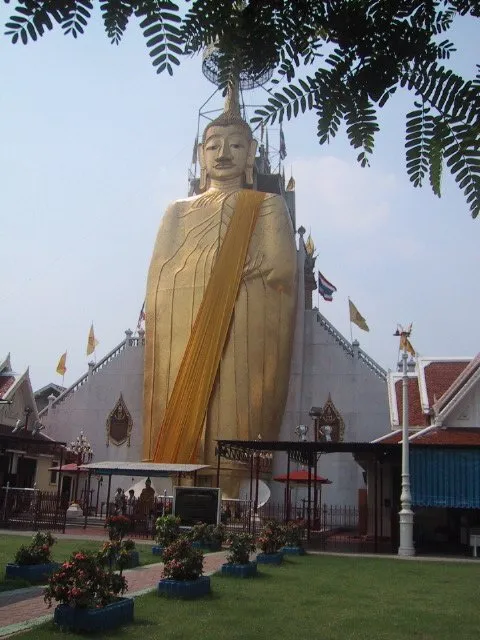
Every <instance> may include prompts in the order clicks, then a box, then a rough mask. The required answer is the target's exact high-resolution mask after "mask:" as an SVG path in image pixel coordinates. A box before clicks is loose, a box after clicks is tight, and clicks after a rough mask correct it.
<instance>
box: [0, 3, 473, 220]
mask: <svg viewBox="0 0 480 640" xmlns="http://www.w3.org/2000/svg"><path fill="white" fill-rule="evenodd" d="M4 2H6V3H7V4H8V3H9V0H4ZM11 4H12V5H14V9H13V15H12V16H11V17H10V19H9V20H8V22H7V24H6V25H5V33H6V35H7V36H9V37H10V38H11V40H12V42H13V43H17V42H22V43H24V44H27V43H28V42H29V41H31V40H37V38H38V37H40V36H42V35H44V33H45V32H46V31H49V30H51V29H52V28H53V26H54V24H55V23H57V24H58V25H60V27H61V28H62V29H63V31H64V33H65V34H66V35H71V36H73V37H74V38H76V37H77V36H78V35H81V34H82V33H83V32H84V29H85V28H86V27H87V25H88V21H89V20H90V18H91V15H92V12H93V10H94V6H93V5H94V3H93V2H90V1H89V0H37V1H35V0H16V1H15V2H12V3H11ZM98 4H99V6H100V13H101V16H102V19H103V21H104V24H105V30H106V33H107V36H108V37H109V39H110V40H111V42H112V43H113V44H118V43H119V42H120V41H121V38H122V36H123V34H124V32H125V29H126V27H127V26H128V23H129V21H130V20H131V19H135V20H136V21H137V22H138V23H139V24H140V28H141V30H142V32H143V35H144V36H145V38H146V44H147V48H148V51H149V54H150V57H151V58H152V64H153V65H154V67H155V68H156V70H157V73H162V72H163V71H165V70H166V71H167V72H168V73H169V74H170V75H171V74H172V73H173V70H174V67H175V66H176V65H178V64H179V63H180V59H181V56H182V55H192V54H197V53H199V52H201V51H202V50H203V49H204V47H206V46H208V45H212V44H215V45H216V46H217V48H218V52H219V53H218V56H217V63H218V65H219V70H220V73H219V77H220V85H221V86H222V87H223V88H224V87H225V86H226V85H227V83H229V82H231V81H232V78H233V77H234V75H235V74H236V73H237V72H238V70H239V69H241V70H242V72H243V73H246V74H247V75H250V76H252V77H255V76H259V75H261V74H263V73H265V72H266V71H268V70H274V71H275V75H274V77H273V80H272V85H273V88H272V90H271V93H270V97H269V99H268V101H267V103H266V104H265V106H264V107H262V108H260V109H258V110H257V112H256V116H255V118H254V121H257V122H258V121H260V120H261V121H263V122H264V123H267V124H268V123H273V122H275V121H276V120H279V121H282V120H283V119H285V118H287V119H290V118H293V117H296V116H298V115H299V114H301V113H305V112H306V111H313V112H314V113H315V114H316V116H317V136H318V140H319V142H320V144H323V143H326V142H328V141H330V140H331V139H332V138H333V137H334V136H336V135H337V133H338V132H339V130H340V128H341V126H342V125H343V126H344V127H345V130H346V133H347V136H348V139H349V142H350V144H351V145H352V146H353V147H354V148H355V149H357V150H358V156H357V159H358V161H359V162H360V164H361V165H362V166H366V165H368V164H369V157H370V155H371V154H372V152H373V149H374V144H375V134H376V133H377V131H378V130H379V125H378V120H377V114H378V111H379V109H380V108H381V107H383V106H384V105H385V104H386V103H387V102H388V100H389V99H390V98H391V97H392V95H393V94H394V93H395V92H396V91H397V90H398V89H399V88H403V89H405V90H408V91H409V92H410V93H411V95H412V104H413V109H412V111H410V113H408V114H407V116H406V144H405V146H406V167H407V173H408V175H409V177H410V180H411V181H412V183H413V184H414V185H415V186H421V185H422V184H423V182H424V180H425V179H426V177H427V175H428V180H429V182H430V185H431V187H432V189H433V191H434V193H435V194H436V195H438V196H440V194H441V177H442V171H443V168H444V166H445V165H446V167H447V168H448V170H449V171H450V172H451V173H452V175H453V176H454V178H455V180H456V182H457V184H458V185H459V187H460V188H461V189H462V190H463V192H464V194H465V197H466V199H467V202H468V205H469V207H470V211H471V214H472V216H473V217H476V216H477V215H478V213H479V210H480V151H479V133H480V131H479V129H480V67H478V73H477V76H476V78H472V79H464V78H462V77H461V76H459V75H457V74H455V73H454V72H453V71H452V70H451V69H450V68H448V66H447V64H448V63H446V62H445V61H448V60H449V59H450V58H451V56H452V54H453V53H454V52H455V48H454V46H453V44H452V42H450V41H449V40H448V39H447V38H446V33H447V32H448V31H449V29H450V28H451V26H452V23H453V21H454V20H455V19H456V18H457V17H458V16H467V15H468V16H471V17H473V18H478V17H479V16H480V1H479V0H402V1H399V0H295V1H292V0H243V1H241V0H224V1H222V0H190V1H189V2H182V3H177V2H172V1H171V0H138V1H136V2H135V1H131V2H130V1H127V0H108V1H103V2H102V1H101V2H99V3H98ZM180 4H181V7H182V11H181V9H180Z"/></svg>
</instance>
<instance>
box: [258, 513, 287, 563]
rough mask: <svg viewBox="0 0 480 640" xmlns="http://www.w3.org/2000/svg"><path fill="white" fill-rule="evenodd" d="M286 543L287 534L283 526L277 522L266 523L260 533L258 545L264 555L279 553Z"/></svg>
mask: <svg viewBox="0 0 480 640" xmlns="http://www.w3.org/2000/svg"><path fill="white" fill-rule="evenodd" d="M284 543H285V533H284V529H283V527H282V525H280V524H279V523H278V522H276V521H275V520H270V521H269V522H266V523H265V525H264V527H263V529H262V530H261V532H260V537H259V538H258V544H259V546H260V549H261V550H262V554H265V555H269V554H274V553H278V552H279V551H280V549H281V548H282V547H283V545H284Z"/></svg>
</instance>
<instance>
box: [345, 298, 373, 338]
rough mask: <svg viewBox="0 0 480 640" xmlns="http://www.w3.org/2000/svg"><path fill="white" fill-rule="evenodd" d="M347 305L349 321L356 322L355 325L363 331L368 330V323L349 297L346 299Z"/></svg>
mask: <svg viewBox="0 0 480 640" xmlns="http://www.w3.org/2000/svg"><path fill="white" fill-rule="evenodd" d="M348 306H349V308H350V322H353V324H356V325H357V327H359V328H360V329H363V331H370V329H369V328H368V324H367V323H366V322H365V318H364V317H363V316H362V314H361V313H360V311H359V310H358V309H357V307H356V306H355V305H354V304H353V302H352V301H351V300H350V299H349V300H348Z"/></svg>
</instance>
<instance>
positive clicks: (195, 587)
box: [158, 576, 210, 598]
mask: <svg viewBox="0 0 480 640" xmlns="http://www.w3.org/2000/svg"><path fill="white" fill-rule="evenodd" d="M158 593H160V594H164V595H166V596H169V597H170V598H202V597H203V596H206V595H208V594H209V593H210V576H200V578H197V579H196V580H170V579H168V578H165V579H163V580H160V582H159V583H158Z"/></svg>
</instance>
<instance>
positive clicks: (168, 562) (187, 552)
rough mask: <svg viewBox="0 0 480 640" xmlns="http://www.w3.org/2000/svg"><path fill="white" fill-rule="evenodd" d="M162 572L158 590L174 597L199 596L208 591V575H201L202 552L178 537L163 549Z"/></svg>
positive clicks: (185, 539) (187, 540)
mask: <svg viewBox="0 0 480 640" xmlns="http://www.w3.org/2000/svg"><path fill="white" fill-rule="evenodd" d="M163 562H164V566H163V574H162V580H160V582H159V583H158V592H159V593H160V594H162V595H166V596H170V597H174V598H199V597H201V596H204V595H207V594H208V593H210V577H209V576H204V575H203V552H202V551H201V550H200V549H194V548H193V546H192V542H191V540H189V539H188V538H187V537H180V538H178V540H176V541H175V542H172V544H171V545H170V546H168V547H166V548H165V549H164V551H163Z"/></svg>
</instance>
